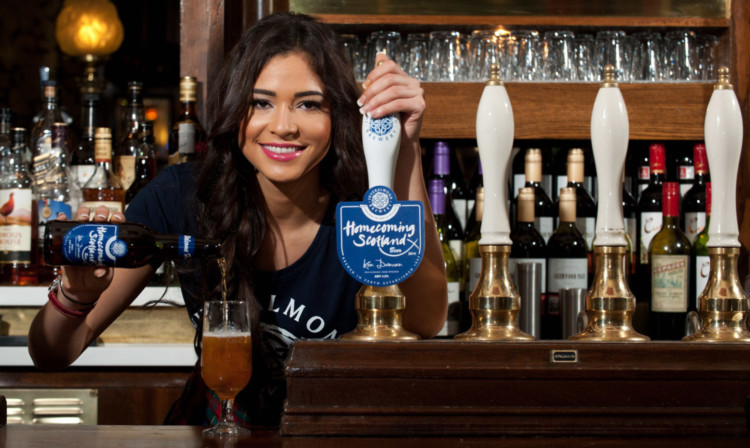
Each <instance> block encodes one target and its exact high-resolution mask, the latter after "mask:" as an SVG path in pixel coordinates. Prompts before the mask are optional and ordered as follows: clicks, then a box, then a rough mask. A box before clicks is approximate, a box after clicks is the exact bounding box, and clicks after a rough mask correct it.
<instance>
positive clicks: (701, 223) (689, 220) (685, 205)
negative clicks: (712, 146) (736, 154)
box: [680, 143, 711, 243]
mask: <svg viewBox="0 0 750 448" xmlns="http://www.w3.org/2000/svg"><path fill="white" fill-rule="evenodd" d="M693 166H694V178H693V185H692V187H691V188H690V189H689V190H688V191H687V192H686V193H685V195H684V196H683V198H682V207H681V209H680V228H681V229H682V230H683V232H685V235H687V237H688V239H690V242H691V243H692V242H693V241H695V237H696V236H697V235H698V234H699V233H701V232H702V231H703V228H704V227H705V226H706V225H707V224H706V183H707V182H710V180H711V178H710V176H709V174H708V159H707V158H706V145H704V144H703V143H696V144H695V145H694V146H693ZM680 186H682V184H680Z"/></svg>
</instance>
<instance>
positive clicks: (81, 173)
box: [70, 165, 96, 188]
mask: <svg viewBox="0 0 750 448" xmlns="http://www.w3.org/2000/svg"><path fill="white" fill-rule="evenodd" d="M70 171H71V173H72V174H73V179H75V181H76V183H77V184H78V187H79V188H83V186H84V185H86V182H88V181H89V179H91V176H93V175H94V171H96V165H71V166H70Z"/></svg>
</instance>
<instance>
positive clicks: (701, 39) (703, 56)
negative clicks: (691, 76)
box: [696, 33, 719, 81]
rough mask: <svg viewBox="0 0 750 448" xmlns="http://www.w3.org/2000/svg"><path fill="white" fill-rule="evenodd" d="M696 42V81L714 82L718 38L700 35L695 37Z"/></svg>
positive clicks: (715, 77)
mask: <svg viewBox="0 0 750 448" xmlns="http://www.w3.org/2000/svg"><path fill="white" fill-rule="evenodd" d="M696 39H697V41H698V72H699V73H700V76H699V77H698V79H701V80H703V81H715V80H716V79H717V74H716V67H717V65H716V59H717V48H718V46H719V38H718V37H716V36H714V35H712V34H704V33H700V34H697V35H696Z"/></svg>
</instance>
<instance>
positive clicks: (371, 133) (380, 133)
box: [364, 115, 401, 142]
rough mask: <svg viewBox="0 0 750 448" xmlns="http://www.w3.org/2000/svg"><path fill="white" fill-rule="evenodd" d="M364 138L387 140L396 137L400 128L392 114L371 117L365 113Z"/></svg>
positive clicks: (378, 140)
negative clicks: (375, 117)
mask: <svg viewBox="0 0 750 448" xmlns="http://www.w3.org/2000/svg"><path fill="white" fill-rule="evenodd" d="M364 119H365V126H364V128H365V138H367V139H370V140H372V141H376V142H387V141H390V140H392V139H394V138H396V137H397V136H398V135H399V133H400V132H401V129H400V127H399V126H397V125H396V124H397V118H396V117H395V116H394V115H386V116H385V117H382V118H377V119H373V118H370V117H368V116H366V115H365V118H364Z"/></svg>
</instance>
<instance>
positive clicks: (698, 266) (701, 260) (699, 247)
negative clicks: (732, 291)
mask: <svg viewBox="0 0 750 448" xmlns="http://www.w3.org/2000/svg"><path fill="white" fill-rule="evenodd" d="M709 222H711V182H706V225H705V227H703V230H701V232H700V233H699V234H698V236H696V238H695V242H693V247H692V249H691V250H692V253H691V255H692V260H691V263H690V267H691V268H692V270H693V275H692V277H693V292H692V294H691V299H690V300H692V301H693V303H692V308H695V309H697V308H698V296H700V295H701V293H702V292H703V290H704V289H705V288H706V284H707V283H708V274H709V271H710V268H711V263H710V260H709V257H708V247H707V244H708V224H709Z"/></svg>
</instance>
